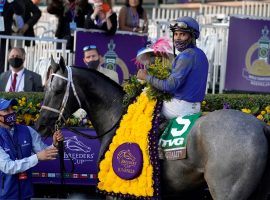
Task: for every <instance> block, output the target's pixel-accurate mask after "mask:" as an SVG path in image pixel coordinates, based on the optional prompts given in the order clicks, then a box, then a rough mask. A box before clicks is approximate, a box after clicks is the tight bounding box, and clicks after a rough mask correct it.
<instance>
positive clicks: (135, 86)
mask: <svg viewBox="0 0 270 200" xmlns="http://www.w3.org/2000/svg"><path fill="white" fill-rule="evenodd" d="M144 85H145V84H143V83H141V82H139V81H138V79H137V78H136V76H131V77H130V78H129V79H128V80H127V81H126V82H124V83H123V89H124V91H125V92H126V94H125V96H124V99H123V104H124V106H125V107H126V106H128V105H129V104H130V103H131V102H133V101H134V100H135V98H136V97H137V96H138V95H139V94H140V93H141V92H142V89H143V87H144Z"/></svg>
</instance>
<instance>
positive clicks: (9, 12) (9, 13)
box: [0, 0, 25, 35]
mask: <svg viewBox="0 0 270 200" xmlns="http://www.w3.org/2000/svg"><path fill="white" fill-rule="evenodd" d="M24 12H25V0H14V1H13V2H12V3H8V1H6V3H5V5H4V8H3V12H2V13H1V14H0V15H2V16H3V17H4V22H5V31H1V32H0V35H11V32H12V31H11V26H12V22H13V14H17V15H21V16H23V15H24Z"/></svg>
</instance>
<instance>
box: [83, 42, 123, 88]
mask: <svg viewBox="0 0 270 200" xmlns="http://www.w3.org/2000/svg"><path fill="white" fill-rule="evenodd" d="M83 52H84V58H83V62H84V63H85V65H86V66H87V68H89V69H93V70H97V71H99V72H100V73H103V74H104V75H106V76H108V77H109V78H111V79H112V80H113V81H115V82H116V83H119V79H118V74H117V72H116V71H113V70H111V69H107V68H104V67H102V66H101V60H102V57H101V55H100V54H99V50H98V48H97V47H96V46H95V45H89V46H86V47H84V48H83Z"/></svg>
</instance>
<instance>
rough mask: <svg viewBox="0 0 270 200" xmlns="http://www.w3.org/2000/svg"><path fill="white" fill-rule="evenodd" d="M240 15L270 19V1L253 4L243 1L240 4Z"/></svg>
mask: <svg viewBox="0 0 270 200" xmlns="http://www.w3.org/2000/svg"><path fill="white" fill-rule="evenodd" d="M242 10H243V12H242V14H243V15H250V16H256V17H270V1H268V2H254V1H252V2H251V1H244V2H243V3H242Z"/></svg>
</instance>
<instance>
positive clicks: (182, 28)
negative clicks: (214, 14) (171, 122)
mask: <svg viewBox="0 0 270 200" xmlns="http://www.w3.org/2000/svg"><path fill="white" fill-rule="evenodd" d="M170 29H171V31H172V32H173V45H174V49H175V48H176V49H177V50H178V51H179V52H180V53H179V54H178V55H177V56H176V58H175V59H174V61H173V64H172V71H171V74H170V76H169V77H168V78H167V79H164V80H160V79H157V78H156V77H153V76H151V75H148V74H147V71H146V70H145V69H140V70H139V71H138V73H137V78H138V79H142V80H146V81H147V82H148V83H150V84H151V85H152V86H154V87H155V88H157V89H159V90H161V91H164V92H168V93H171V94H172V95H173V98H172V100H171V101H169V102H163V107H162V113H163V115H164V116H165V117H166V118H167V119H172V118H175V117H178V116H181V117H183V116H185V115H191V114H195V113H198V112H200V108H201V102H202V101H203V99H204V97H205V90H206V83H207V75H208V60H207V57H206V55H205V53H204V52H203V51H202V50H201V49H199V48H198V47H196V39H198V38H199V35H200V30H199V24H198V23H197V21H196V20H195V19H193V18H191V17H181V18H179V19H177V20H176V21H175V23H174V24H173V25H172V26H170Z"/></svg>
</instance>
